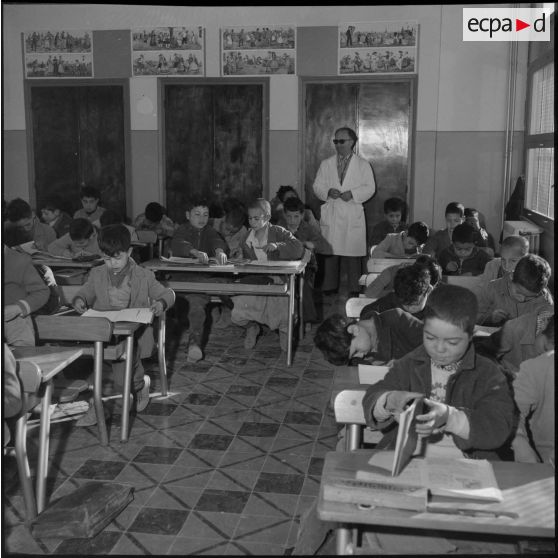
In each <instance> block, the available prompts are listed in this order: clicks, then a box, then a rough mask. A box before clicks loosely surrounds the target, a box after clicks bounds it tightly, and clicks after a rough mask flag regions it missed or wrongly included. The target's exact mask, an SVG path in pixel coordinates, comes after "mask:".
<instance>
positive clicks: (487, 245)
mask: <svg viewBox="0 0 558 558" xmlns="http://www.w3.org/2000/svg"><path fill="white" fill-rule="evenodd" d="M464 217H465V223H467V224H468V225H471V227H473V229H475V239H474V240H475V246H477V247H478V248H481V249H482V250H484V251H485V252H486V253H487V254H488V255H489V256H490V257H491V258H493V257H494V250H495V245H494V238H493V237H492V235H491V234H490V233H489V232H487V231H486V229H484V228H483V227H481V224H480V216H479V212H478V211H477V210H476V209H475V208H474V207H466V208H465V212H464Z"/></svg>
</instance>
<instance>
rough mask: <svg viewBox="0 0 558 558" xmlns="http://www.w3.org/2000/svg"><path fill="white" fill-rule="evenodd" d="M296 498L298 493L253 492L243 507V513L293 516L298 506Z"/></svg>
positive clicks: (297, 498)
mask: <svg viewBox="0 0 558 558" xmlns="http://www.w3.org/2000/svg"><path fill="white" fill-rule="evenodd" d="M298 500H299V496H298V494H275V493H273V492H254V493H253V494H252V495H251V496H250V498H249V500H248V503H247V504H246V507H245V508H244V513H245V514H247V515H271V516H276V517H293V516H294V515H295V513H296V510H297V508H298Z"/></svg>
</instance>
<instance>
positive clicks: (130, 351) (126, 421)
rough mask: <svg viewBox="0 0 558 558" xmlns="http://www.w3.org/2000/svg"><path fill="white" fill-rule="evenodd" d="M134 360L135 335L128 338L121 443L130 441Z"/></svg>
mask: <svg viewBox="0 0 558 558" xmlns="http://www.w3.org/2000/svg"><path fill="white" fill-rule="evenodd" d="M133 360H134V335H133V334H132V335H128V336H127V337H126V371H125V373H124V386H123V388H122V423H121V425H122V428H121V430H122V432H121V433H120V441H121V442H127V441H128V429H129V425H130V389H131V384H132V363H133Z"/></svg>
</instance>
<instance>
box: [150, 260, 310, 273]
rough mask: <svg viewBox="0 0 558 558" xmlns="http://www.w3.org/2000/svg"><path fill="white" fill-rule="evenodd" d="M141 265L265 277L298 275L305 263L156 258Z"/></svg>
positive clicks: (161, 268) (154, 269)
mask: <svg viewBox="0 0 558 558" xmlns="http://www.w3.org/2000/svg"><path fill="white" fill-rule="evenodd" d="M141 265H142V266H143V267H146V268H147V269H151V270H152V271H177V272H180V271H188V272H191V271H194V272H200V273H233V274H239V273H246V274H267V275H298V274H299V273H302V272H303V271H304V268H305V267H306V263H305V262H303V261H302V260H299V261H298V262H297V264H296V265H285V263H283V264H282V263H281V261H280V260H279V261H277V262H270V265H258V264H257V263H247V264H230V263H229V264H227V265H216V264H215V265H214V264H209V265H207V264H190V263H187V264H182V263H175V262H165V261H162V260H160V259H158V258H155V259H152V260H147V261H145V262H142V263H141Z"/></svg>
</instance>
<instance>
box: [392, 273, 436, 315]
mask: <svg viewBox="0 0 558 558" xmlns="http://www.w3.org/2000/svg"><path fill="white" fill-rule="evenodd" d="M429 288H430V273H429V271H428V270H427V269H424V268H420V267H416V266H414V265H407V266H405V267H400V268H399V269H398V270H397V271H396V273H395V277H394V278H393V292H394V293H395V295H396V296H397V298H398V299H399V300H400V301H401V303H402V304H404V305H405V306H410V305H411V304H416V303H417V302H418V300H419V299H420V297H421V296H423V295H424V294H425V293H426V292H427V291H428V289H429Z"/></svg>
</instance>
